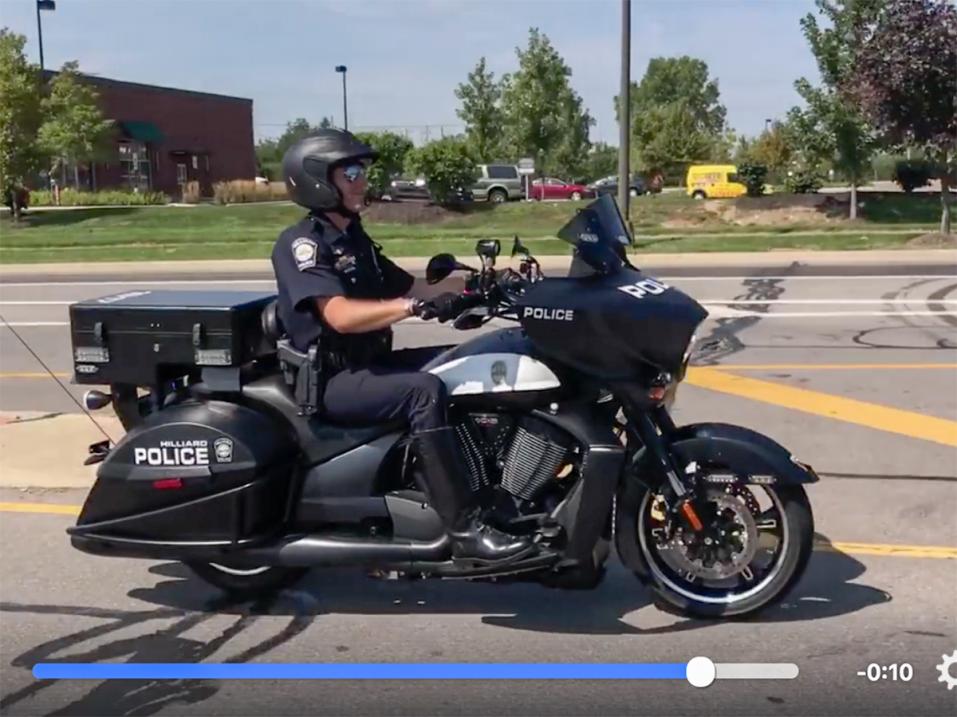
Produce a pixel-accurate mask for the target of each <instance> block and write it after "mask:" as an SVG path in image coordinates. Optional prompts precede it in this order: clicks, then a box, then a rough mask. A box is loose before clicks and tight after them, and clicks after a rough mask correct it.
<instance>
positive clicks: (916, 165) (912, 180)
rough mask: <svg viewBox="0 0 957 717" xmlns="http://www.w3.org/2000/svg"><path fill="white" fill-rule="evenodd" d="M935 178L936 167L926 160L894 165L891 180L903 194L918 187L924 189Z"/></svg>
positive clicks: (910, 160) (902, 161)
mask: <svg viewBox="0 0 957 717" xmlns="http://www.w3.org/2000/svg"><path fill="white" fill-rule="evenodd" d="M935 176H937V171H936V167H935V166H934V165H933V164H932V163H931V162H928V161H927V160H926V159H905V160H901V161H900V162H897V164H895V165H894V174H893V175H892V177H891V179H893V180H894V181H895V182H897V183H898V184H899V185H900V187H901V189H903V190H904V191H905V192H913V191H914V190H915V189H918V188H919V187H926V186H927V185H928V184H930V180H931V178H932V177H935Z"/></svg>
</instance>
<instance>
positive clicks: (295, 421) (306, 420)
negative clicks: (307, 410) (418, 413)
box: [242, 374, 406, 465]
mask: <svg viewBox="0 0 957 717" xmlns="http://www.w3.org/2000/svg"><path fill="white" fill-rule="evenodd" d="M242 393H243V398H244V399H245V400H246V401H249V402H250V403H251V404H253V405H254V406H255V407H257V408H260V409H262V410H265V411H267V412H269V413H272V414H274V415H277V414H278V416H280V417H282V418H283V419H284V420H285V421H286V423H287V424H288V425H289V426H290V427H291V428H292V430H293V432H294V433H295V434H296V440H297V442H298V443H299V446H300V449H301V450H302V452H303V455H304V456H305V458H306V460H307V461H308V463H309V464H310V465H312V464H315V463H320V462H322V461H325V460H328V459H329V458H332V457H334V456H337V455H339V454H340V453H345V452H346V451H348V450H350V449H352V448H355V447H356V446H360V445H363V444H365V443H368V442H370V441H373V440H375V439H376V438H379V437H380V436H384V435H386V434H388V433H394V432H398V431H402V430H404V429H405V428H406V424H405V421H402V420H397V421H389V422H386V423H378V424H371V425H370V424H363V425H350V424H342V423H336V422H333V421H330V420H329V419H328V418H326V417H324V416H321V415H319V416H303V415H300V409H299V405H298V404H297V402H296V399H295V397H294V396H293V394H292V391H291V389H290V388H289V386H288V384H287V383H286V381H285V380H284V379H283V377H282V375H279V374H271V375H269V376H265V377H263V378H260V379H257V380H255V381H251V382H249V383H247V384H245V385H244V386H243V388H242Z"/></svg>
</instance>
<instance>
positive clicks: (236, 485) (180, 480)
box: [70, 401, 297, 554]
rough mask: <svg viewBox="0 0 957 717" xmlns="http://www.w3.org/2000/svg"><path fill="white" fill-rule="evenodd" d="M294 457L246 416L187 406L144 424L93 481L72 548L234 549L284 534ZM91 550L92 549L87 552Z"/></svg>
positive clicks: (262, 423)
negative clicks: (150, 545)
mask: <svg viewBox="0 0 957 717" xmlns="http://www.w3.org/2000/svg"><path fill="white" fill-rule="evenodd" d="M296 456H297V450H296V448H295V445H294V444H293V442H292V440H291V437H290V436H289V435H288V434H287V432H286V430H285V429H284V428H283V426H281V425H280V424H277V423H276V422H275V421H273V420H271V419H269V418H268V417H266V416H265V415H263V414H261V413H259V412H257V411H255V410H253V409H251V408H248V407H245V406H240V405H237V404H234V403H227V402H223V401H208V402H205V403H199V402H186V403H182V404H179V405H176V406H171V407H169V408H166V409H164V410H163V411H160V412H158V413H154V414H152V415H150V416H148V417H147V418H146V419H145V420H144V421H143V423H142V424H140V425H138V426H136V427H135V428H134V429H133V430H131V431H130V432H129V433H127V434H126V436H124V438H123V439H122V440H121V441H120V442H119V443H118V444H117V445H116V447H115V448H114V449H113V450H112V451H110V453H109V455H108V456H107V458H106V460H105V461H104V462H103V463H102V464H101V465H100V467H99V470H98V471H97V479H96V483H95V484H94V486H93V489H92V490H91V491H90V494H89V496H88V497H87V500H86V503H85V504H84V506H83V510H82V512H81V513H80V517H79V520H78V522H77V525H76V527H74V528H72V529H71V531H70V532H71V534H72V535H73V537H74V544H75V545H77V547H79V548H81V549H89V550H90V551H91V552H102V553H107V552H110V551H109V550H108V549H107V548H112V549H113V550H114V552H118V554H122V547H123V545H127V546H130V545H144V544H153V545H162V546H184V547H188V546H206V547H213V546H218V547H221V548H223V547H226V548H228V547H235V546H239V545H245V544H249V543H255V542H259V541H262V540H266V539H268V538H269V537H271V536H273V535H274V534H275V533H276V532H277V531H278V530H280V529H281V528H282V526H283V522H284V520H285V516H286V515H287V512H288V506H289V498H290V495H289V492H290V476H291V472H292V470H293V462H294V460H295V458H296ZM91 546H92V547H91Z"/></svg>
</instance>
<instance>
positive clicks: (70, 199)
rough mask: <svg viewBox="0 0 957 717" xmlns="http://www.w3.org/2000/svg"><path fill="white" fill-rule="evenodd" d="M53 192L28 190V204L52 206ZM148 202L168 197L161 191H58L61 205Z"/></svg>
mask: <svg viewBox="0 0 957 717" xmlns="http://www.w3.org/2000/svg"><path fill="white" fill-rule="evenodd" d="M54 204H55V202H54V201H53V192H51V191H48V190H36V191H31V192H30V206H32V207H52V206H54ZM148 204H169V197H168V196H166V195H165V194H163V193H162V192H129V191H121V190H105V191H101V192H79V191H77V190H75V189H63V190H61V191H60V206H61V207H102V206H105V205H121V206H146V205H148Z"/></svg>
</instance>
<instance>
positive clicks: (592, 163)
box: [584, 142, 618, 182]
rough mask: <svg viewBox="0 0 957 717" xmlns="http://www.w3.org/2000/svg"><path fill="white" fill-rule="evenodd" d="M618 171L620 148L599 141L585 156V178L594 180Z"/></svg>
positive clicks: (589, 180) (590, 180)
mask: <svg viewBox="0 0 957 717" xmlns="http://www.w3.org/2000/svg"><path fill="white" fill-rule="evenodd" d="M617 171H618V148H617V147H612V146H611V145H608V144H606V143H605V142H597V143H595V144H594V145H592V148H591V150H590V151H589V152H588V154H587V155H586V156H585V169H584V179H585V180H586V181H588V182H594V181H595V180H597V179H601V178H602V177H609V176H611V175H612V174H615V173H616V172H617Z"/></svg>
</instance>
